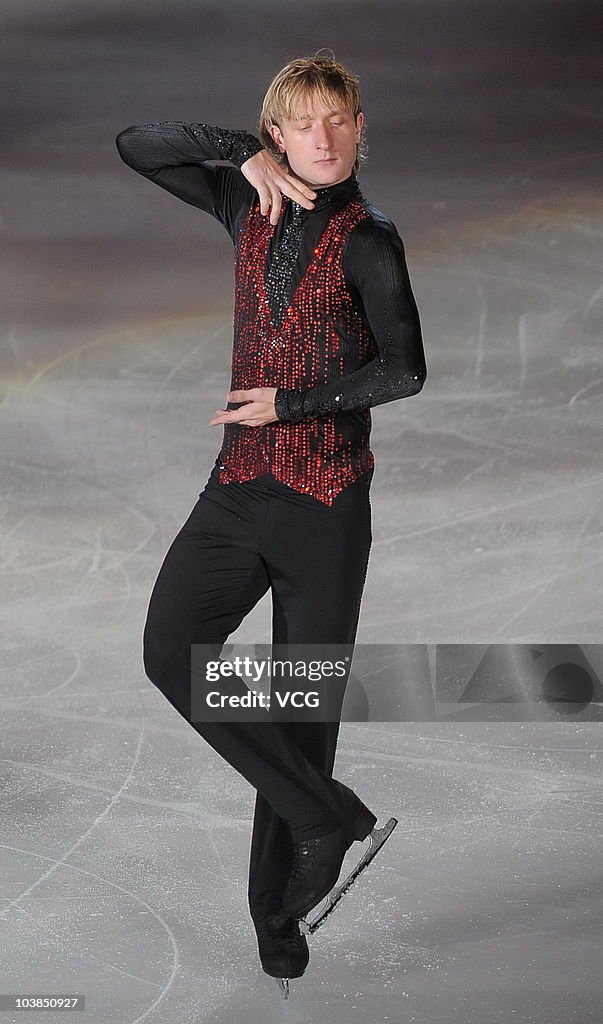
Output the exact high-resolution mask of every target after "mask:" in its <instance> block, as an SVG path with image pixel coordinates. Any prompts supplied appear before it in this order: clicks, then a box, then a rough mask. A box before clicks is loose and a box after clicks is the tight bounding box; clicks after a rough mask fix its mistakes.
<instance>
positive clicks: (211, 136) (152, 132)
mask: <svg viewBox="0 0 603 1024" xmlns="http://www.w3.org/2000/svg"><path fill="white" fill-rule="evenodd" d="M115 145H116V147H117V151H118V153H119V155H120V157H121V158H122V160H123V161H124V163H126V164H127V165H128V166H129V167H131V168H132V169H133V170H135V171H137V173H138V174H142V175H143V176H144V177H145V178H148V179H149V180H150V181H153V182H155V184H156V185H159V186H160V187H161V188H164V189H166V190H167V191H168V192H171V193H172V195H174V196H176V197H177V198H178V199H182V201H183V202H185V203H189V204H190V205H191V206H196V207H198V208H199V209H200V210H204V211H205V212H206V213H210V214H212V216H214V217H215V218H216V219H217V220H219V221H220V222H221V223H222V224H224V226H225V227H226V229H227V231H228V232H229V234H230V235H231V236H232V233H233V225H234V223H235V220H236V218H237V215H238V213H240V211H241V208H242V206H243V205H247V206H249V204H250V202H251V200H252V199H253V198H254V197H255V196H256V195H257V193H256V190H255V189H254V188H253V186H252V185H251V184H250V182H248V181H247V179H246V178H245V176H244V175H243V174H241V173H240V168H241V166H242V164H244V163H245V161H246V160H248V159H249V158H250V157H251V156H254V155H255V153H259V152H260V150H261V149H263V146H262V143H261V142H260V140H259V139H258V138H256V137H255V135H251V134H250V133H249V132H247V131H244V130H237V129H230V128H219V127H215V126H213V125H208V124H204V123H202V122H185V121H156V122H154V123H153V124H142V125H131V126H130V127H129V128H125V129H124V130H123V131H121V132H120V133H119V135H118V136H117V137H116V139H115ZM216 161H223V162H224V163H230V164H233V165H234V167H232V166H231V167H229V166H222V167H219V166H215V167H212V166H210V163H211V162H216ZM234 168H238V170H235V169H234Z"/></svg>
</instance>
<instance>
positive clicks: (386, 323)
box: [274, 220, 427, 423]
mask: <svg viewBox="0 0 603 1024" xmlns="http://www.w3.org/2000/svg"><path fill="white" fill-rule="evenodd" d="M343 267H344V273H345V276H346V281H347V282H348V284H349V285H350V289H351V291H352V292H354V291H355V292H356V293H357V295H358V296H359V297H360V300H361V302H362V305H363V307H364V313H365V315H366V318H367V320H368V322H369V324H370V327H371V330H372V332H373V335H374V337H375V341H376V343H377V347H378V349H379V355H378V356H377V357H376V358H375V359H373V360H371V361H370V362H368V363H366V364H365V365H364V366H362V367H360V369H358V370H355V371H354V372H353V373H350V374H347V375H346V376H344V377H341V378H340V379H339V380H336V381H332V382H330V383H328V384H318V385H316V386H315V387H311V388H305V389H304V388H300V389H297V388H278V389H277V392H276V396H275V403H274V404H275V411H276V415H277V417H278V419H279V420H285V421H288V422H291V423H298V422H299V421H300V420H304V419H313V418H320V417H324V416H330V415H332V414H333V413H335V412H338V411H339V410H344V411H346V412H351V411H357V410H361V409H368V408H370V407H372V406H375V405H382V404H384V403H385V402H392V401H394V400H395V399H397V398H408V397H409V396H410V395H416V394H417V393H418V392H419V391H420V390H421V388H422V387H423V384H424V382H425V380H426V378H427V366H426V363H425V353H424V350H423V339H422V333H421V324H420V320H419V312H418V309H417V305H416V302H415V298H414V295H413V292H412V287H411V283H410V278H409V274H408V268H407V266H406V258H405V252H404V245H403V242H402V239H401V238H400V236H399V234H398V232H397V231H395V229H393V226H392V227H390V226H389V225H387V224H385V223H379V222H376V221H373V220H365V221H361V223H360V224H358V225H357V226H356V227H355V228H354V230H353V231H352V232H351V233H350V236H349V238H348V240H347V243H346V248H345V250H344V256H343Z"/></svg>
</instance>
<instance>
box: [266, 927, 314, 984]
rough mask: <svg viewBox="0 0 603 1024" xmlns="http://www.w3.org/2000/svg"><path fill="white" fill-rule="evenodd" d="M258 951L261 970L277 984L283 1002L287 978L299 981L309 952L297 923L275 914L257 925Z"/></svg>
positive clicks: (306, 964) (307, 960)
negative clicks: (274, 979)
mask: <svg viewBox="0 0 603 1024" xmlns="http://www.w3.org/2000/svg"><path fill="white" fill-rule="evenodd" d="M256 931H257V939H258V951H259V954H260V961H261V964H262V968H263V970H264V971H265V973H266V974H268V975H270V977H271V978H276V982H277V985H278V987H279V990H280V992H281V994H282V996H283V998H284V999H288V998H289V978H301V976H302V974H303V973H304V971H305V970H306V967H307V966H308V962H309V959H310V953H309V950H308V943H307V942H306V938H305V936H304V935H302V933H301V931H300V929H299V925H298V923H297V921H295V920H294V919H293V918H291V917H289V916H287V915H285V914H278V915H277V914H274V915H270V916H269V917H267V918H266V920H265V921H263V922H262V923H256Z"/></svg>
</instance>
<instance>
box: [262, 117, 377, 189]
mask: <svg viewBox="0 0 603 1024" xmlns="http://www.w3.org/2000/svg"><path fill="white" fill-rule="evenodd" d="M294 113H295V117H294V118H292V119H290V120H287V121H284V123H283V125H282V129H281V128H279V126H278V125H276V124H273V125H271V126H270V133H271V135H272V138H273V139H274V141H275V142H276V144H277V145H278V148H279V150H280V151H281V153H286V154H287V160H288V161H289V166H290V168H291V171H292V173H293V174H294V175H295V176H296V177H297V178H300V179H301V180H302V181H303V182H304V183H305V184H306V185H310V186H311V187H312V188H314V187H317V188H321V187H324V186H325V185H335V184H336V183H337V182H338V181H345V179H346V178H349V176H350V174H351V173H352V168H353V166H354V162H355V160H356V146H357V144H358V143H359V142H360V133H361V129H362V124H363V122H364V114H362V113H360V114H358V117H357V118H356V121H354V115H353V114H352V113H350V111H349V110H343V109H342V108H341V107H340V106H339V103H338V102H337V101H332V102H330V103H324V102H323V101H322V100H321V99H319V98H318V97H315V98H314V100H313V102H312V103H311V104H309V105H305V104H301V105H298V108H297V109H296V110H295V111H294Z"/></svg>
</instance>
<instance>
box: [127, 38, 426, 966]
mask: <svg viewBox="0 0 603 1024" xmlns="http://www.w3.org/2000/svg"><path fill="white" fill-rule="evenodd" d="M363 122H364V115H363V113H362V111H361V102H360V93H359V88H358V80H357V78H356V77H355V76H354V75H352V74H351V72H350V71H349V70H348V69H346V68H345V67H344V66H343V65H341V64H339V63H337V62H336V61H335V60H334V59H333V60H332V59H330V58H328V57H325V56H318V55H317V56H314V57H309V58H300V59H297V60H293V61H291V62H290V63H288V64H287V65H286V66H285V67H284V68H282V70H281V71H280V72H279V73H278V74H277V75H276V77H275V78H274V80H273V81H272V83H271V85H270V87H269V89H268V91H267V93H266V96H265V98H264V102H263V106H262V110H261V114H260V120H259V136H260V137H259V139H258V138H257V137H255V136H254V135H251V134H249V133H248V132H246V131H243V130H232V129H225V128H219V127H212V126H210V125H207V124H205V123H197V122H195V123H187V122H181V121H168V122H156V123H153V124H145V125H133V126H131V127H130V128H127V129H125V130H124V131H122V132H120V134H119V135H118V137H117V139H116V145H117V148H118V151H119V154H120V156H121V157H122V159H123V160H124V161H125V162H126V163H127V164H128V165H129V166H130V167H132V168H133V169H134V170H135V171H137V172H138V173H139V174H142V175H143V176H144V177H146V178H148V179H149V180H150V181H152V182H155V183H156V184H157V185H159V186H160V187H162V188H164V189H167V191H168V192H171V193H172V194H173V195H175V196H177V197H178V198H179V199H181V200H183V201H184V202H186V203H189V204H190V205H191V206H195V207H197V208H199V209H201V210H204V211H205V212H207V213H210V214H211V215H212V216H214V217H216V218H217V219H218V220H219V221H220V222H221V223H222V224H223V225H224V227H225V228H226V230H227V231H228V233H229V235H230V237H231V239H232V241H233V245H234V257H235V311H234V346H233V360H232V376H231V390H230V391H229V393H228V395H227V403H226V408H220V409H217V410H216V415H215V417H214V418H213V419H212V420H211V421H210V425H212V426H223V428H224V434H223V441H222V446H221V449H220V452H219V454H218V457H217V459H216V462H215V465H214V467H213V469H212V472H211V474H210V477H209V479H208V481H207V484H206V485H205V488H204V490H203V491H202V492H200V494H199V500H198V502H197V503H196V505H195V506H194V508H193V510H192V512H191V514H190V516H189V518H188V519H187V520H186V522H185V523H184V525H183V527H182V528H181V530H180V532H179V533H178V534H177V536H176V537H175V539H174V541H173V542H172V544H171V546H170V548H169V550H168V552H167V554H166V556H165V560H164V562H163V564H162V566H161V569H160V572H159V575H158V577H157V580H156V582H155V586H154V588H153V592H152V595H151V599H150V603H149V608H148V613H147V620H146V624H145V630H144V664H145V671H146V673H147V675H148V676H149V678H150V679H151V681H152V682H153V683H154V684H155V685H156V686H157V687H158V688H159V689H160V690H161V692H162V693H163V694H164V695H165V696H166V697H167V699H168V700H169V701H170V702H171V703H172V705H173V706H174V707H176V708H177V710H178V711H179V712H180V713H181V714H182V715H183V716H184V717H185V718H186V719H187V721H189V722H191V724H192V725H193V726H194V728H196V729H197V731H198V732H199V733H200V734H201V735H202V736H203V737H204V738H205V739H206V740H207V742H209V743H210V745H211V746H212V747H213V748H214V749H215V750H216V751H217V752H218V753H220V754H221V755H222V756H223V757H225V758H226V759H227V760H228V761H229V763H230V764H231V765H232V766H233V767H234V768H235V769H236V770H237V771H239V772H240V773H241V774H242V775H243V776H244V777H245V778H246V779H247V780H248V781H249V782H250V783H251V784H252V785H253V786H254V787H255V788H256V790H257V793H256V802H255V815H254V823H253V835H252V841H251V850H250V863H249V888H248V899H249V908H250V912H251V916H252V919H253V922H254V925H255V929H256V934H257V938H258V949H259V954H260V959H261V962H262V966H263V968H264V970H265V971H266V973H268V974H271V975H273V976H275V977H287V978H288V977H299V976H301V975H302V974H303V973H304V971H305V969H306V967H307V964H308V957H309V953H308V947H307V943H306V940H305V936H304V935H303V934H302V933H301V931H300V928H299V924H298V921H299V919H300V918H301V917H302V916H303V914H304V913H307V912H308V910H309V909H311V908H312V907H314V906H316V905H317V903H319V902H320V900H322V898H323V897H324V896H325V895H326V894H327V893H328V892H329V891H330V890H331V888H332V886H333V884H334V883H335V881H336V880H337V877H338V874H339V871H340V869H341V865H342V863H343V859H344V856H345V852H346V851H347V850H348V849H349V848H350V846H351V845H352V843H353V842H354V841H356V840H359V841H362V840H363V839H365V838H366V837H367V836H369V834H372V831H373V829H374V826H375V824H376V821H377V818H376V816H375V815H374V814H373V813H372V812H371V811H370V810H369V809H368V808H367V807H366V806H365V805H364V804H363V803H362V801H361V800H360V799H359V798H358V797H357V796H356V794H355V793H353V791H352V790H350V789H349V788H348V787H347V786H344V785H343V784H342V783H341V782H339V781H337V780H335V779H333V777H332V772H333V764H334V758H335V750H336V745H337V737H338V731H339V717H340V710H341V705H342V703H343V697H344V691H345V685H346V682H347V675H346V676H345V678H344V679H343V680H333V683H332V691H331V697H332V698H333V700H334V703H335V706H336V708H337V715H336V716H335V717H336V718H337V721H330V722H324V721H322V722H312V723H309V722H299V721H297V722H296V721H278V722H277V721H273V720H271V721H241V722H240V721H237V722H230V721H228V722H226V721H224V722H213V721H208V722H205V721H203V722H200V721H193V720H192V718H193V716H192V713H191V645H192V644H203V645H210V646H212V648H213V649H214V650H215V652H216V657H218V656H219V653H220V651H221V650H222V647H223V645H224V642H225V641H226V639H227V637H228V636H229V635H230V634H231V633H232V632H234V631H235V630H236V629H237V627H238V626H239V624H240V623H241V621H242V620H243V618H244V617H245V615H246V614H247V613H248V612H249V611H250V610H251V609H252V608H253V607H254V606H255V604H256V603H257V602H258V601H259V600H260V598H261V597H262V596H263V595H264V594H265V593H266V591H267V590H268V589H270V590H271V596H272V607H273V630H272V634H273V635H272V641H273V644H310V643H312V644H314V643H317V644H320V643H327V644H347V645H353V643H354V640H355V636H356V630H357V624H358V618H359V612H360V602H361V597H362V591H363V587H364V582H365V577H366V571H367V564H368V557H369V551H370V547H371V540H372V534H371V509H370V500H369V489H370V484H371V480H372V476H373V470H374V458H373V454H372V452H371V450H370V447H369V435H370V429H371V414H370V408H371V407H372V406H376V405H379V404H382V403H384V402H389V401H393V400H395V399H400V398H406V397H409V396H411V395H414V394H416V393H417V392H419V391H420V390H421V388H422V386H423V382H424V380H425V377H426V366H425V357H424V352H423V343H422V337H421V327H420V322H419V315H418V311H417V307H416V303H415V300H414V296H413V293H412V289H411V285H410V280H409V276H408V270H407V267H406V261H405V254H404V246H403V243H402V240H401V238H400V236H399V234H398V232H397V230H396V228H395V225H394V224H393V222H392V221H391V220H390V219H389V218H388V217H387V216H386V215H384V214H383V213H381V212H380V211H379V210H377V209H376V208H375V207H374V206H373V205H372V204H371V203H369V202H368V200H367V199H365V197H364V196H363V194H362V192H361V190H360V186H359V184H358V180H357V177H356V172H357V170H358V168H359V164H360V161H361V159H364V152H363V145H364V142H363ZM234 685H235V686H236V683H235V684H234ZM241 687H242V688H244V684H243V683H241Z"/></svg>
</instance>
